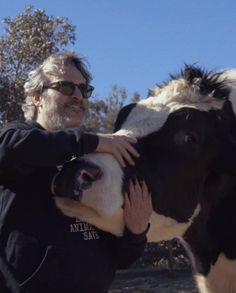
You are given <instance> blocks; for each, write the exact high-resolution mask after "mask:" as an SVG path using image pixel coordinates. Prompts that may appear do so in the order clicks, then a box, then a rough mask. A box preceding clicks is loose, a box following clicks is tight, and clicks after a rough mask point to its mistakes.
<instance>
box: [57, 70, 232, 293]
mask: <svg viewBox="0 0 236 293" xmlns="http://www.w3.org/2000/svg"><path fill="white" fill-rule="evenodd" d="M231 78H232V79H231ZM235 80H236V74H235V71H225V72H221V73H212V72H211V73H207V72H204V71H203V70H201V69H199V68H196V67H193V66H186V68H185V69H184V70H183V71H182V72H181V74H180V75H179V76H176V77H172V78H171V80H170V81H169V82H167V83H165V84H162V85H160V86H157V87H156V88H155V89H154V90H153V91H152V92H151V93H150V95H149V97H148V98H147V99H144V100H141V101H140V102H138V103H137V104H131V105H128V106H126V107H124V108H123V109H122V110H121V111H120V113H119V115H118V119H117V121H116V127H115V128H116V130H115V131H116V132H115V133H117V134H122V135H128V136H130V137H136V138H137V139H138V143H137V145H136V148H137V150H138V152H139V153H140V158H138V159H137V161H136V165H135V166H134V167H132V166H127V167H126V168H125V169H121V167H120V166H119V164H118V163H117V162H116V160H115V159H114V158H113V157H112V156H110V155H108V154H90V155H86V156H85V157H83V158H80V159H76V160H73V161H71V162H69V163H68V164H66V165H65V167H64V168H63V170H62V172H61V173H59V175H58V176H57V177H56V178H55V181H54V191H55V193H56V194H57V197H56V203H57V205H58V207H59V208H60V209H61V210H62V211H63V212H64V213H65V214H66V215H68V216H77V217H79V218H80V219H82V220H84V221H87V222H89V223H91V224H93V225H95V226H97V227H99V228H101V229H103V230H106V231H109V232H111V233H113V234H115V235H118V236H119V235H122V232H123V228H124V222H123V209H122V205H123V196H122V194H123V191H124V190H126V189H127V182H128V180H129V179H130V178H132V177H133V176H134V175H136V176H137V177H139V178H144V179H145V180H146V182H147V184H148V187H149V189H150V191H151V193H152V199H153V209H154V211H153V214H152V216H151V227H150V230H149V233H148V240H149V241H155V242H156V241H160V240H170V239H173V238H175V237H177V238H180V239H181V241H182V242H183V244H184V246H185V247H186V249H187V251H188V253H189V255H190V258H191V260H192V265H193V268H194V271H195V277H196V280H197V284H198V287H199V290H200V292H202V293H203V292H204V293H205V292H211V293H235V292H236V141H235V138H236V121H235V115H234V112H233V109H236V95H235V96H234V94H235V93H234V83H235ZM66 195H67V196H66Z"/></svg>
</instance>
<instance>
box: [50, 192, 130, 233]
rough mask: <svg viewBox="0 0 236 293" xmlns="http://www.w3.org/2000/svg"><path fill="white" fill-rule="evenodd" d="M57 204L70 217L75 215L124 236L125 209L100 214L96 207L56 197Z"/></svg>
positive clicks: (100, 227) (102, 228)
mask: <svg viewBox="0 0 236 293" xmlns="http://www.w3.org/2000/svg"><path fill="white" fill-rule="evenodd" d="M55 201H56V205H57V206H58V208H59V209H60V210H61V211H62V212H63V214H64V215H66V216H68V217H75V218H78V219H80V220H82V221H84V222H87V223H90V224H91V225H94V226H95V227H97V228H99V229H101V230H104V231H107V232H111V233H113V234H114V235H116V236H122V234H123V231H124V219H123V209H122V208H118V209H116V210H115V211H114V212H113V213H112V214H111V215H104V214H102V215H100V214H99V213H98V212H97V211H96V210H95V209H93V208H91V207H88V206H85V205H83V204H82V203H80V202H77V201H75V200H72V199H69V198H59V197H55Z"/></svg>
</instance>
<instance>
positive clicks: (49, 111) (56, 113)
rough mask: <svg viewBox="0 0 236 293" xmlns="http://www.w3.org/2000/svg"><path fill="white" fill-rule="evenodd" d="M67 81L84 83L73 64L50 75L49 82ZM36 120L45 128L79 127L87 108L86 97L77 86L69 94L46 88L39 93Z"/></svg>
mask: <svg viewBox="0 0 236 293" xmlns="http://www.w3.org/2000/svg"><path fill="white" fill-rule="evenodd" d="M57 81H69V82H73V83H75V84H85V83H86V80H85V78H84V77H83V75H82V74H81V73H80V71H79V70H78V69H77V68H76V67H74V66H66V67H65V70H64V72H63V73H62V74H61V75H60V76H57V77H56V76H50V82H49V83H54V82H57ZM38 109H39V110H38V119H37V121H38V122H39V123H40V124H41V125H42V126H43V127H44V128H46V129H47V130H59V129H66V128H73V127H80V126H81V124H82V120H83V118H84V113H85V112H86V110H87V109H88V99H85V98H84V97H83V95H82V93H81V91H80V90H79V88H78V87H75V91H74V93H73V94H72V95H71V96H68V95H64V94H62V93H61V92H59V91H57V90H55V89H53V88H48V89H46V90H44V92H43V93H42V95H41V104H40V107H39V108H38Z"/></svg>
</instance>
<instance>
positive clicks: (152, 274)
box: [109, 269, 198, 293]
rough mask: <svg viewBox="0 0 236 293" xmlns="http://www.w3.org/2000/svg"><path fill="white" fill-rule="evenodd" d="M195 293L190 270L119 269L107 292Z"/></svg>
mask: <svg viewBox="0 0 236 293" xmlns="http://www.w3.org/2000/svg"><path fill="white" fill-rule="evenodd" d="M127 292H128V293H197V292H198V291H197V289H196V286H195V283H194V280H193V278H192V273H191V271H190V270H175V271H174V272H173V273H170V272H169V271H167V270H165V271H158V270H156V269H139V270H132V271H119V272H118V273H117V275H116V278H115V280H114V282H113V284H112V286H111V289H110V290H109V293H127Z"/></svg>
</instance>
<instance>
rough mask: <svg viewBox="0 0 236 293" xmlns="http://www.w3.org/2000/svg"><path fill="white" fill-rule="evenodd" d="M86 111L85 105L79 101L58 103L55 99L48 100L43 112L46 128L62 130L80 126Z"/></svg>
mask: <svg viewBox="0 0 236 293" xmlns="http://www.w3.org/2000/svg"><path fill="white" fill-rule="evenodd" d="M85 111H86V109H85V107H84V106H83V105H82V104H79V103H77V102H76V103H75V102H68V103H66V104H64V105H58V104H57V103H55V102H54V101H49V100H47V101H46V103H45V104H44V112H43V116H44V122H45V125H46V128H47V129H50V130H60V129H66V128H75V127H80V126H81V124H82V121H83V118H84V113H85Z"/></svg>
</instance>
